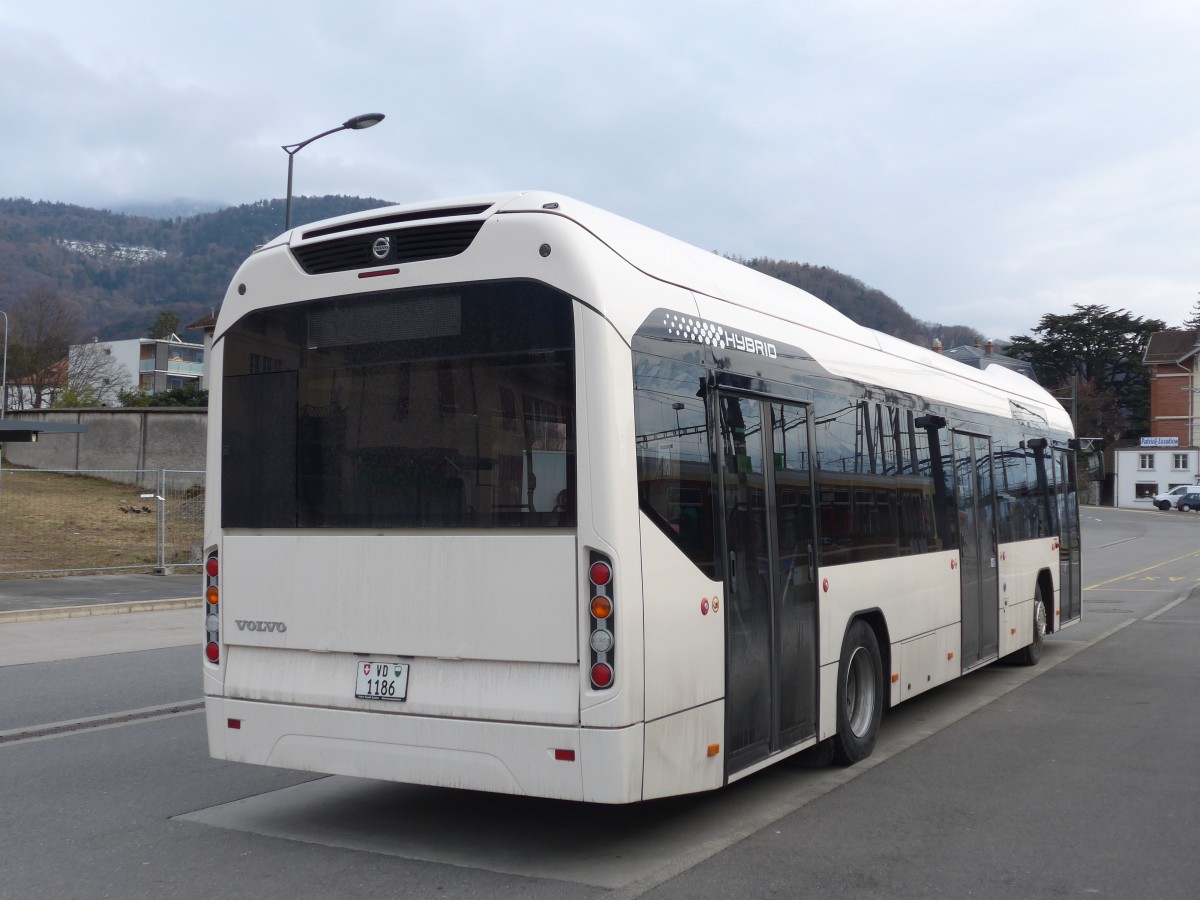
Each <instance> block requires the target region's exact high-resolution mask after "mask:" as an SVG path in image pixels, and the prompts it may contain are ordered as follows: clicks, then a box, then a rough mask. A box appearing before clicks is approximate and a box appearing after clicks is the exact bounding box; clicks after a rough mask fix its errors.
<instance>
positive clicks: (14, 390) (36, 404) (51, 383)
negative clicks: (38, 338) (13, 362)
mask: <svg viewBox="0 0 1200 900" xmlns="http://www.w3.org/2000/svg"><path fill="white" fill-rule="evenodd" d="M66 381H67V360H66V359H60V360H59V361H58V362H56V363H54V365H52V366H47V367H46V368H45V369H43V370H42V371H41V372H40V373H39V377H37V378H34V377H33V376H32V375H31V376H27V377H25V378H16V379H12V380H10V381H8V382H7V383H6V384H5V385H4V398H3V402H4V410H5V412H10V411H11V412H19V411H21V410H26V409H48V408H49V407H50V404H52V403H53V402H54V401H55V400H56V399H57V398H58V395H59V394H60V393H61V392H62V389H63V386H64V385H65V384H66Z"/></svg>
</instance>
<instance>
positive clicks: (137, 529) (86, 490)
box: [0, 467, 204, 576]
mask: <svg viewBox="0 0 1200 900" xmlns="http://www.w3.org/2000/svg"><path fill="white" fill-rule="evenodd" d="M203 539H204V473H203V472H181V471H170V470H163V469H119V470H118V469H108V470H93V471H85V472H76V471H49V470H45V469H10V468H7V467H6V468H4V469H3V470H0V576H4V575H43V574H61V573H66V572H102V571H118V570H120V571H131V570H132V571H155V570H162V571H165V570H170V569H179V568H182V569H184V570H185V571H187V570H189V569H193V568H194V569H198V568H199V566H200V561H201V544H202V542H203Z"/></svg>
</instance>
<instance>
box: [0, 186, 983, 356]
mask: <svg viewBox="0 0 1200 900" xmlns="http://www.w3.org/2000/svg"><path fill="white" fill-rule="evenodd" d="M179 204H185V205H184V206H179ZM189 205H191V206H194V204H193V203H192V202H191V201H176V205H174V206H172V205H169V204H168V205H166V206H164V207H162V208H159V209H160V211H162V210H164V209H166V208H167V207H171V208H174V209H185V210H186V209H187V208H190V207H189ZM385 205H387V201H384V200H376V199H372V198H366V197H342V196H326V197H296V198H294V199H293V208H292V213H293V221H294V223H296V224H304V223H307V222H314V221H316V220H318V219H324V218H328V217H330V216H340V215H345V214H347V213H351V212H357V211H359V210H364V209H372V208H375V207H379V206H385ZM283 216H284V202H283V201H282V200H263V201H260V202H258V203H250V204H244V205H242V206H235V207H229V208H227V209H221V210H217V211H216V212H205V213H199V214H191V213H188V212H186V211H185V213H183V214H177V215H174V216H172V217H170V218H159V217H157V216H155V215H129V214H126V213H119V212H109V211H107V210H96V209H88V208H86V207H82V206H73V205H70V204H64V203H48V202H44V201H31V200H24V199H0V309H10V308H12V306H13V305H14V303H15V302H16V301H17V300H18V299H20V298H21V297H24V296H27V295H28V294H29V293H30V292H31V291H33V290H34V289H37V288H42V289H49V290H52V291H54V292H56V293H58V294H59V295H60V296H62V297H65V298H69V299H71V300H73V301H74V302H75V303H77V304H78V305H79V306H80V308H81V310H82V313H83V316H82V318H83V322H84V325H85V326H86V328H87V330H88V331H89V332H91V333H92V334H93V335H94V336H96V337H99V338H100V339H101V340H106V341H115V340H122V339H125V338H131V337H140V336H142V335H144V334H145V332H146V329H147V328H149V326H150V324H151V323H152V322H153V321H154V320H155V318H156V317H157V316H158V314H159V313H160V312H162V311H165V310H170V311H172V312H174V313H176V314H177V315H178V316H179V319H180V321H181V322H183V323H185V324H186V323H188V322H192V321H195V320H196V319H199V318H202V317H203V316H206V315H208V314H209V313H210V312H211V311H212V310H214V309H215V308H216V307H217V306H219V305H220V303H221V299H222V298H223V297H224V295H225V289H226V287H227V286H228V284H229V279H230V278H231V277H232V276H233V273H234V271H235V270H236V269H237V267H238V266H239V265H240V264H241V262H242V260H243V259H245V258H246V256H247V255H249V253H250V252H251V251H252V250H253V249H254V248H255V247H256V246H258V245H259V244H263V243H265V242H266V241H268V240H270V239H271V238H273V237H275V236H276V235H277V234H279V233H280V232H281V231H283ZM737 261H738V262H741V263H743V264H744V265H747V266H749V267H751V268H753V269H757V270H758V271H760V272H765V273H766V274H768V275H772V276H774V277H776V278H779V279H781V280H783V281H786V282H788V283H789V284H793V285H795V286H797V287H800V288H803V289H804V290H806V291H809V292H810V293H812V294H815V295H816V296H818V297H820V298H821V299H822V300H824V301H826V302H827V303H829V304H830V305H831V306H833V307H835V308H836V309H838V310H840V311H841V312H843V313H845V314H846V315H847V316H849V317H850V318H851V319H854V320H855V321H856V322H858V323H859V324H862V325H865V326H867V327H868V328H874V329H876V330H878V331H884V332H887V333H888V334H892V335H895V336H896V337H899V338H903V339H904V340H908V341H912V342H914V343H918V344H922V345H925V346H928V345H929V344H930V343H931V341H932V340H933V338H935V337H940V338H941V340H942V342H943V343H944V344H945V346H946V347H947V348H949V347H953V346H956V345H958V344H970V343H972V342H973V341H974V340H975V339H976V338H977V337H979V336H980V335H979V333H978V332H976V331H975V330H973V329H971V328H968V327H966V326H942V325H937V324H933V323H929V322H921V321H919V320H917V319H914V318H913V317H912V316H911V315H909V314H908V313H907V312H906V311H905V310H904V309H903V308H902V307H901V306H900V304H898V303H897V302H896V301H895V300H893V299H892V298H891V297H889V296H888V295H887V294H885V293H883V292H882V291H880V290H876V289H875V288H870V287H867V286H866V285H865V284H863V283H862V282H861V281H859V280H858V279H856V278H852V277H850V276H848V275H843V274H842V273H840V272H837V271H835V270H833V269H830V268H827V267H825V266H813V265H809V264H805V263H797V262H788V261H786V260H774V259H766V258H758V259H748V260H747V259H739V260H737ZM185 337H186V335H185ZM193 337H195V335H193Z"/></svg>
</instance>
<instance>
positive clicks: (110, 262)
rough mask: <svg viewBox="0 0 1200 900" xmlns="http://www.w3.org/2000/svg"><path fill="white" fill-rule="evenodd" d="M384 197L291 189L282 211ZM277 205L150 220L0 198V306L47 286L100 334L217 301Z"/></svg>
mask: <svg viewBox="0 0 1200 900" xmlns="http://www.w3.org/2000/svg"><path fill="white" fill-rule="evenodd" d="M384 205H386V203H385V201H382V200H374V199H370V198H364V197H298V198H295V200H294V202H293V208H292V218H293V222H295V223H304V222H313V221H316V220H317V219H324V218H327V217H329V216H339V215H343V214H345V213H349V212H356V211H358V210H362V209H371V208H373V207H377V206H384ZM283 206H284V204H283V201H282V200H272V201H262V202H260V203H251V204H247V205H244V206H236V207H231V208H229V209H223V210H221V211H219V212H214V213H206V214H203V215H198V216H192V217H189V218H176V219H153V218H146V217H140V216H127V215H123V214H120V213H112V212H108V211H107V210H97V209H87V208H85V207H82V206H71V205H69V204H65V203H45V202H32V201H29V200H20V199H18V200H11V199H8V200H5V199H0V308H2V309H8V308H11V307H12V306H14V305H16V304H17V302H18V301H19V300H20V299H21V298H23V297H26V296H28V295H29V294H30V293H31V292H32V291H34V290H35V289H39V288H40V289H48V290H51V291H53V292H54V293H56V294H57V295H59V296H60V297H62V298H64V299H66V300H69V301H71V302H73V303H75V304H77V305H78V306H79V308H80V312H81V313H82V321H83V323H84V325H85V326H86V328H87V330H88V331H90V332H93V334H92V336H95V337H99V338H100V339H101V340H106V341H112V340H120V339H122V338H130V337H139V336H141V335H143V334H144V333H145V331H146V329H147V327H148V326H149V325H150V323H151V322H153V321H154V319H155V317H156V316H157V315H158V313H159V312H160V311H162V310H171V311H174V312H175V313H177V314H178V315H179V318H180V320H181V321H182V322H184V323H185V324H186V323H187V322H191V321H193V320H195V319H198V318H200V317H202V316H204V315H207V314H208V313H209V312H210V311H212V310H213V309H214V308H215V307H218V306H219V305H220V303H221V299H222V297H224V295H225V289H226V287H228V285H229V279H230V278H231V277H232V276H233V273H234V271H235V270H236V269H237V267H238V266H239V265H240V264H241V262H242V260H243V259H245V258H246V256H248V255H249V253H250V251H252V250H253V249H254V248H255V246H257V245H258V244H262V243H265V242H266V241H268V240H270V239H271V238H272V237H274V236H275V235H277V234H279V233H280V232H281V231H283ZM192 337H195V335H192Z"/></svg>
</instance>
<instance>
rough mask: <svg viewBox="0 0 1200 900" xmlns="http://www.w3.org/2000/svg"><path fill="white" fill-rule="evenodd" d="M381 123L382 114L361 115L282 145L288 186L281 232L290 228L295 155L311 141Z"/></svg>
mask: <svg viewBox="0 0 1200 900" xmlns="http://www.w3.org/2000/svg"><path fill="white" fill-rule="evenodd" d="M382 121H383V113H363V115H361V116H355V117H354V118H352V119H347V120H346V121H345V122H343V123H342V124H341V125H339V126H338V127H337V128H330V129H329V130H328V131H322V132H321V133H320V134H315V135H313V136H312V137H310V138H309V139H308V140H306V141H301V142H300V143H298V144H284V145H283V152H284V153H286V154H287V155H288V184H287V208H286V209H285V210H284V214H283V230H284V231H287V230H288V229H290V228H291V227H292V162H293V161H294V160H295V158H296V154H297V153H299V152H300V151H301V150H303V149H304V148H305V147H307V146H308V145H309V144H311V143H312V142H313V141H316V140H320V139H321V138H323V137H328V136H329V135H331V134H334V133H336V132H338V131H362V130H363V129H364V128H370V127H371V126H372V125H378V124H379V123H380V122H382Z"/></svg>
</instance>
